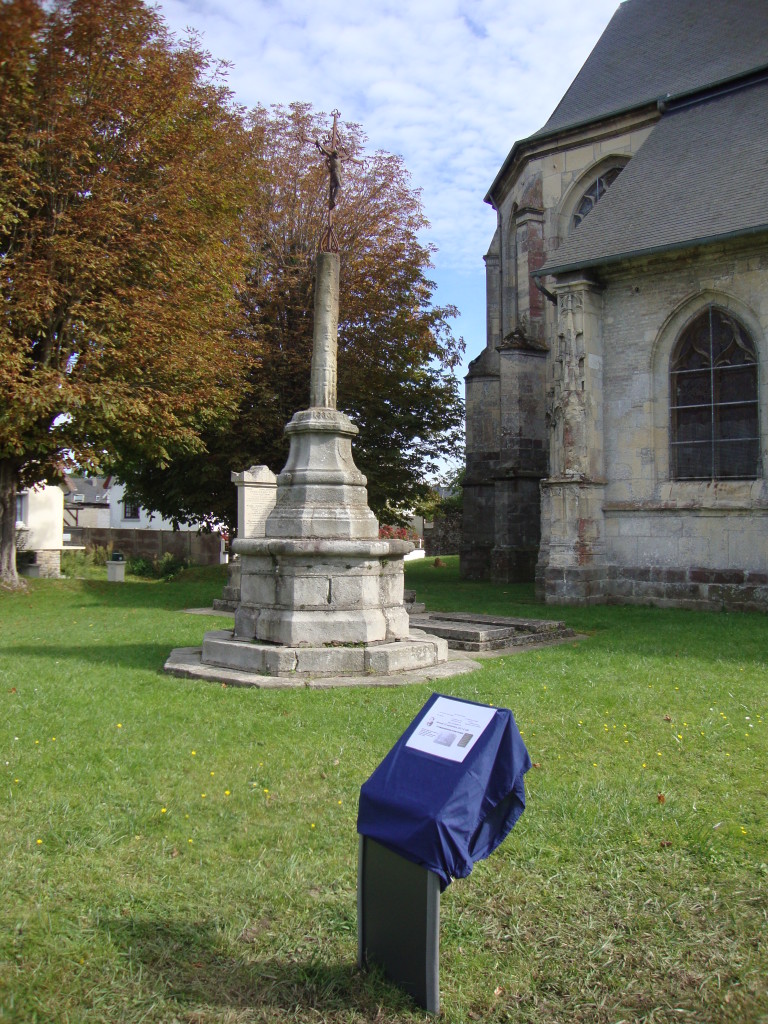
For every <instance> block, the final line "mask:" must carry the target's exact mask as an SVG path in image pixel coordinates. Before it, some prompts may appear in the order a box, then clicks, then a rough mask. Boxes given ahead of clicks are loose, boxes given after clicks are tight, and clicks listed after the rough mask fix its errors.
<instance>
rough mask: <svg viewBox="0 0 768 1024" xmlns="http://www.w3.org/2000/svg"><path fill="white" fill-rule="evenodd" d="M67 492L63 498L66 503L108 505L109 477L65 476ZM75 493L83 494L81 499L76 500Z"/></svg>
mask: <svg viewBox="0 0 768 1024" xmlns="http://www.w3.org/2000/svg"><path fill="white" fill-rule="evenodd" d="M66 484H67V492H68V493H66V494H65V495H64V500H65V502H66V503H67V504H68V505H72V504H85V505H108V504H109V491H108V490H107V487H108V485H109V477H103V476H90V477H89V476H68V477H67V478H66ZM75 494H81V495H82V496H83V498H82V501H76V500H75V498H74V495H75Z"/></svg>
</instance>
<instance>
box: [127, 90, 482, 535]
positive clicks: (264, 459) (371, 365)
mask: <svg viewBox="0 0 768 1024" xmlns="http://www.w3.org/2000/svg"><path fill="white" fill-rule="evenodd" d="M328 127H329V122H328V120H327V118H325V117H323V116H321V115H319V114H317V113H315V112H314V111H313V110H312V108H311V107H310V106H308V105H306V104H298V103H297V104H293V105H291V107H290V108H289V109H285V108H282V107H274V108H272V109H270V110H267V109H265V108H263V107H259V108H257V109H256V110H255V111H253V112H252V115H251V119H250V129H251V131H250V144H251V147H252V150H251V155H252V160H253V162H254V163H255V165H256V167H257V168H258V169H259V171H260V172H261V174H260V177H259V182H260V184H259V188H258V192H257V194H256V196H255V198H254V202H253V204H252V205H251V207H250V210H249V216H248V219H247V222H246V232H247V236H248V241H249V246H250V253H251V270H250V273H249V275H248V278H247V281H246V284H245V287H244V288H243V289H242V291H241V293H240V302H241V307H242V322H241V324H240V325H239V328H238V335H239V336H240V337H242V338H243V339H244V341H245V342H247V343H248V344H249V345H251V346H254V345H255V346H257V347H258V357H257V359H256V362H255V363H254V365H253V366H252V367H251V370H250V373H249V378H248V387H247V391H246V393H245V394H244V396H243V398H242V400H241V403H240V408H239V412H238V416H237V418H236V420H235V421H234V423H233V424H232V426H231V427H229V428H228V429H227V430H226V431H221V430H218V429H214V430H212V431H208V432H206V433H205V434H204V439H205V444H206V448H207V452H208V454H207V455H206V456H205V458H204V459H200V458H197V457H195V456H190V457H180V458H178V459H176V460H174V462H172V463H171V464H170V465H169V466H168V467H167V468H164V469H162V470H158V469H155V468H152V467H147V466H143V465H138V464H136V465H134V466H132V467H127V466H124V467H123V468H122V470H121V472H122V474H123V476H124V477H125V478H126V479H127V480H128V482H129V483H130V486H131V488H132V489H133V490H134V492H135V493H137V494H138V495H140V497H141V499H142V502H143V503H144V504H146V505H148V506H149V507H151V508H153V509H154V510H155V511H158V512H161V513H162V514H164V515H167V516H170V517H177V518H179V519H182V520H184V519H186V520H187V521H191V520H195V519H206V518H207V519H209V521H212V520H216V519H218V520H220V521H222V520H223V521H225V522H228V523H230V524H231V525H234V524H235V522H236V508H235V489H234V487H233V486H232V484H231V482H230V472H231V470H233V469H234V470H240V469H243V468H244V467H247V466H249V465H251V464H254V463H264V464H266V465H268V466H270V468H271V469H272V470H273V471H275V472H279V471H280V470H281V469H282V468H283V465H284V464H285V460H286V455H287V450H288V449H287V442H286V440H285V438H284V436H283V427H284V425H285V423H286V422H287V421H288V420H289V419H290V418H291V416H292V415H293V413H294V412H296V411H297V410H298V409H304V408H306V407H307V405H308V404H309V367H310V360H311V352H312V326H313V325H312V319H313V318H312V311H313V303H314V292H313V289H314V268H315V259H316V254H317V251H318V245H319V241H320V235H321V232H322V229H323V226H324V223H325V218H326V211H327V203H328V172H327V169H326V166H325V163H324V160H323V158H322V157H321V155H320V154H319V153H318V151H317V149H316V147H315V139H317V138H320V139H321V140H322V138H323V137H324V135H325V133H326V132H327V130H328ZM341 134H342V147H343V151H344V157H345V159H344V169H343V179H344V180H343V185H342V190H341V193H340V197H339V205H338V207H337V210H336V225H335V227H336V234H337V236H338V241H339V247H340V252H341V279H340V320H339V350H338V361H339V366H338V369H339V378H338V404H339V408H341V409H342V410H343V411H344V412H346V413H347V414H348V415H349V416H351V418H352V419H353V421H354V422H355V423H356V424H357V425H358V427H359V428H360V434H359V437H358V438H357V439H356V441H355V444H354V455H355V462H356V464H357V465H358V467H359V468H360V469H361V470H362V471H363V472H364V473H365V474H366V476H367V477H368V493H369V502H370V504H371V507H372V508H373V510H374V511H375V512H376V513H377V515H379V517H380V518H382V517H383V518H384V519H385V521H386V520H389V521H391V520H393V519H397V518H398V516H399V515H402V514H403V512H404V511H406V510H407V509H408V508H413V506H414V505H415V504H416V502H417V501H418V499H419V497H420V496H421V495H422V494H423V493H425V492H426V490H427V485H426V480H427V478H428V477H429V475H430V474H431V473H432V472H433V471H434V468H435V466H436V465H437V463H438V461H439V460H440V459H441V458H443V457H445V456H454V455H455V454H456V453H457V451H459V450H460V448H461V423H462V412H463V407H462V402H461V397H460V393H459V385H458V382H457V380H456V377H455V376H454V373H453V370H454V369H455V367H456V365H457V364H458V362H459V360H460V357H461V353H462V351H463V347H464V344H463V341H462V340H461V339H456V338H455V337H454V336H453V334H452V332H451V330H450V327H449V324H448V319H449V317H450V316H452V315H454V314H455V312H456V311H455V310H454V309H453V308H452V307H440V306H435V305H433V303H432V295H433V291H434V285H433V283H432V282H431V281H430V280H429V277H428V274H429V270H430V268H431V256H432V251H433V250H432V247H431V246H430V245H429V244H428V243H426V242H425V241H424V240H423V233H424V230H425V229H426V228H427V227H428V225H427V223H426V220H425V217H424V213H423V210H422V206H421V200H420V194H419V192H418V190H416V189H414V188H413V186H412V185H411V182H410V179H409V175H408V173H407V171H406V169H405V167H404V165H403V162H402V160H401V158H400V157H397V156H393V155H391V154H387V153H384V152H377V153H375V154H373V155H368V154H366V151H365V142H366V139H365V136H364V134H363V132H362V130H361V128H360V127H359V126H357V125H354V124H347V125H344V126H342V129H341Z"/></svg>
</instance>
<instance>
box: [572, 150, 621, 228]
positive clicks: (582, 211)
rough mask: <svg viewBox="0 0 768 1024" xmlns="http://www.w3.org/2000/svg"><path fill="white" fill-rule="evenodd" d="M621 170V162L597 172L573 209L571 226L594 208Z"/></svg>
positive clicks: (578, 222)
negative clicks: (618, 164) (599, 172)
mask: <svg viewBox="0 0 768 1024" xmlns="http://www.w3.org/2000/svg"><path fill="white" fill-rule="evenodd" d="M623 170H624V165H623V164H622V165H620V166H614V167H609V168H607V169H606V170H605V171H603V172H602V174H598V176H597V177H596V178H595V180H594V181H593V182H592V184H591V185H590V186H589V188H588V189H587V191H586V192H585V193H584V195H583V196H582V197H581V200H580V202H579V205H578V206H577V207H576V209H575V210H574V213H573V226H574V227H575V228H577V227H578V226H579V224H581V222H582V221H583V220H584V218H585V217H586V216H588V214H590V213H591V212H592V211H593V210H594V208H595V207H596V206H597V204H598V203H599V202H600V200H601V199H602V198H603V196H604V195H605V193H606V192H607V191H608V189H609V188H610V187H611V185H612V184H613V183H614V181H616V179H617V178H618V176H619V175H620V174H621V172H622V171H623Z"/></svg>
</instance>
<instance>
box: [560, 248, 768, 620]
mask: <svg viewBox="0 0 768 1024" xmlns="http://www.w3.org/2000/svg"><path fill="white" fill-rule="evenodd" d="M764 253H765V248H764V246H763V248H762V252H761V251H760V248H759V247H755V248H754V249H751V250H750V249H749V248H746V247H745V246H743V245H742V246H735V245H734V247H732V248H730V249H728V248H719V249H712V250H710V251H706V250H699V251H697V252H694V253H689V254H688V255H685V256H678V257H668V258H666V259H658V260H656V261H654V262H644V263H642V264H641V263H639V262H637V263H635V264H634V265H633V266H632V267H631V268H629V267H626V268H624V270H622V271H618V272H615V273H614V274H612V275H611V276H610V278H609V277H608V276H606V275H604V284H605V288H604V291H603V293H602V329H603V357H604V364H603V382H602V386H603V392H604V401H603V414H604V425H603V433H604V446H603V447H604V462H605V489H604V494H603V497H602V517H603V523H602V533H603V540H602V545H603V552H602V556H601V557H600V558H587V559H584V561H583V565H582V567H581V574H580V572H579V570H578V568H576V569H574V568H573V567H568V566H565V567H564V568H563V571H562V572H560V573H556V572H554V571H553V570H552V567H551V565H550V566H549V573H548V575H547V577H546V579H544V578H540V583H541V587H542V592H543V593H544V594H545V595H546V597H547V599H548V600H550V601H553V602H564V603H567V602H569V601H574V600H585V599H589V597H590V596H591V597H593V599H598V600H608V601H615V602H621V603H649V602H650V603H654V604H659V605H676V606H683V607H709V608H722V607H727V608H760V609H764V610H768V484H767V483H766V480H765V478H763V479H759V480H754V481H751V480H746V481H738V480H732V481H680V482H678V481H674V480H671V479H670V475H669V454H668V453H669V429H668V425H669V379H668V374H669V359H670V354H671V351H672V348H673V346H674V343H675V341H676V339H677V337H678V336H679V333H680V330H682V327H683V326H684V325H685V323H686V322H687V321H688V320H689V319H690V318H691V317H693V316H695V315H696V313H697V312H699V311H700V310H701V309H703V308H706V306H707V305H708V304H709V303H710V302H715V303H717V304H719V305H721V306H724V307H726V308H728V309H730V310H731V311H732V312H733V313H734V314H735V315H736V316H738V317H739V319H740V320H741V321H742V322H743V323H744V325H745V326H746V327H747V329H748V330H749V332H750V334H751V336H752V338H753V340H754V342H755V345H756V348H757V352H758V359H759V373H760V410H761V416H760V420H761V431H762V442H761V448H762V458H763V466H766V465H768V379H767V378H768V257H767V256H766V255H765V254H764ZM544 490H545V492H546V493H545V502H544V507H545V517H546V519H547V520H548V521H547V522H546V523H545V528H544V535H545V537H546V538H551V537H552V536H554V537H555V538H561V536H562V535H563V534H565V535H566V536H571V535H573V534H574V533H575V532H578V530H579V529H581V528H583V520H584V517H583V516H581V515H577V514H576V512H575V511H574V509H571V508H566V507H565V506H564V505H563V504H562V501H561V496H560V495H559V493H558V488H557V486H556V481H553V480H548V481H546V483H545V485H544ZM558 501H560V504H558ZM577 511H578V510H577ZM550 520H551V521H550ZM550 543H551V540H550ZM540 577H541V574H540ZM585 581H586V583H585ZM585 586H586V588H587V590H588V593H586V592H585Z"/></svg>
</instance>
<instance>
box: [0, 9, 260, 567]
mask: <svg viewBox="0 0 768 1024" xmlns="http://www.w3.org/2000/svg"><path fill="white" fill-rule="evenodd" d="M221 72H222V69H221V68H220V67H219V66H218V65H217V64H215V63H214V62H212V61H211V59H210V57H209V56H208V55H207V54H206V53H205V52H204V51H202V50H201V49H200V47H199V45H198V44H197V41H196V40H195V39H194V38H193V37H192V38H188V39H186V40H184V41H183V42H182V43H181V44H177V43H176V41H175V40H174V39H173V37H171V36H170V35H169V33H168V32H167V30H166V29H165V27H164V25H163V23H162V21H161V19H160V17H159V15H158V14H157V12H156V11H155V10H154V9H153V8H151V7H149V6H148V5H147V4H145V3H143V2H141V0H4V2H3V3H2V4H0V301H1V302H2V314H1V316H0V395H1V396H2V397H1V398H0V581H2V582H3V583H5V584H11V585H13V584H15V583H16V582H17V578H16V566H15V511H16V501H15V499H16V494H17V491H18V489H19V488H21V487H28V486H33V485H34V484H36V483H39V482H41V481H43V480H48V481H53V480H55V479H56V478H57V476H58V475H59V474H60V472H61V468H62V466H63V465H65V464H66V463H67V462H74V463H75V464H77V465H78V466H79V467H81V468H82V469H86V470H87V469H101V470H105V469H106V470H108V469H110V468H111V464H112V462H113V460H115V459H119V458H122V459H125V460H127V461H129V462H130V461H132V462H139V461H141V462H143V463H144V464H146V465H162V464H164V463H168V462H169V461H170V460H171V459H172V457H174V456H176V455H178V454H179V453H191V452H195V451H201V450H202V442H201V439H200V435H201V431H205V430H208V431H210V430H211V429H212V428H213V426H214V424H216V423H218V422H221V421H223V420H226V419H227V417H228V416H231V415H232V413H233V412H234V411H235V409H236V408H237V406H238V403H239V401H240V398H241V382H242V380H243V377H244V373H245V369H246V368H247V364H248V360H249V355H248V345H247V344H246V343H245V342H246V339H243V338H242V337H241V338H236V337H234V335H233V332H232V324H233V321H234V319H235V317H236V316H237V315H238V312H237V309H236V290H237V284H238V283H239V282H240V283H241V282H242V279H243V266H244V263H243V260H244V256H245V241H246V240H245V237H244V236H243V234H242V231H241V222H242V211H243V208H244V205H245V201H246V198H247V196H248V195H249V193H250V191H251V189H252V187H253V181H252V180H251V178H250V176H249V168H252V167H254V166H255V165H254V164H253V162H252V161H250V160H248V159H247V151H246V133H245V131H244V127H243V121H242V116H241V112H240V111H239V110H238V109H237V108H236V107H235V106H234V105H233V103H232V100H231V96H230V93H229V91H228V90H227V88H226V86H225V83H224V81H223V79H222V77H221Z"/></svg>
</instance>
